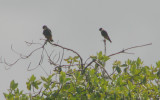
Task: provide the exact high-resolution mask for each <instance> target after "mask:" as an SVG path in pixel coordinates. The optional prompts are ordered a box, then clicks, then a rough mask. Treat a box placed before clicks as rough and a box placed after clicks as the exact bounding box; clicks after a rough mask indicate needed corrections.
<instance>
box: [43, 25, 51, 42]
mask: <svg viewBox="0 0 160 100" xmlns="http://www.w3.org/2000/svg"><path fill="white" fill-rule="evenodd" d="M43 35H44V36H45V38H46V39H47V41H48V42H53V39H52V32H51V30H50V29H49V28H48V27H47V26H46V25H44V26H43Z"/></svg>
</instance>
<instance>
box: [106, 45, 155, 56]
mask: <svg viewBox="0 0 160 100" xmlns="http://www.w3.org/2000/svg"><path fill="white" fill-rule="evenodd" d="M148 45H152V43H148V44H144V45H140V46H133V47H130V48H126V49H123V50H122V51H119V52H117V53H113V54H110V55H108V57H111V56H114V55H117V54H120V53H126V51H127V50H130V49H134V48H138V47H144V46H148ZM127 54H133V53H127Z"/></svg>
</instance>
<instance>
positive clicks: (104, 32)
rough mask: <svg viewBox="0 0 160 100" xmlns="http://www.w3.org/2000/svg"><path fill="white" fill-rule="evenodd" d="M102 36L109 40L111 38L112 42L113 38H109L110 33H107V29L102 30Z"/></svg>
mask: <svg viewBox="0 0 160 100" xmlns="http://www.w3.org/2000/svg"><path fill="white" fill-rule="evenodd" d="M102 36H103V37H104V38H105V39H107V40H109V41H110V42H112V41H111V39H110V38H109V35H108V33H107V32H106V31H102Z"/></svg>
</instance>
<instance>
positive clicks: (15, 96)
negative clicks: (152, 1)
mask: <svg viewBox="0 0 160 100" xmlns="http://www.w3.org/2000/svg"><path fill="white" fill-rule="evenodd" d="M30 44H33V43H30ZM51 45H53V46H57V47H60V48H61V49H62V50H63V52H62V57H61V59H60V60H59V64H57V63H55V61H53V60H51V59H50V57H51V56H48V59H49V62H50V64H51V65H52V66H53V67H54V71H53V73H52V74H50V75H48V76H47V77H44V76H41V77H35V76H34V75H32V76H31V77H30V78H29V79H28V81H27V82H26V87H27V89H28V90H29V91H30V92H29V93H25V92H24V91H23V90H20V89H19V88H18V83H16V82H15V81H14V80H12V81H11V83H10V89H9V92H8V93H4V96H5V98H6V99H7V100H68V99H69V100H148V99H153V100H158V99H159V98H160V61H158V62H157V63H156V66H155V67H153V66H145V65H144V64H143V61H142V60H141V59H140V58H137V60H129V59H128V60H127V61H125V63H124V64H122V63H121V61H115V62H114V63H113V66H112V69H113V71H112V72H110V73H108V70H106V69H105V63H106V62H107V61H108V60H109V59H110V58H111V56H113V55H116V54H119V53H125V52H126V50H129V49H131V48H135V47H141V46H135V47H131V48H127V49H124V50H122V51H120V52H118V53H114V54H111V55H108V56H106V55H105V53H104V54H103V53H102V51H100V52H99V53H97V54H96V55H95V56H90V57H89V58H88V59H87V60H86V61H85V63H83V59H82V57H81V56H80V55H79V54H78V53H77V52H75V51H74V50H72V49H68V48H65V47H63V46H60V45H58V44H53V43H51ZM143 46H144V45H143ZM41 49H42V52H44V51H45V52H46V50H45V44H44V45H42V46H41ZM36 50H38V49H36ZM36 50H34V51H33V52H31V54H32V53H34V52H36ZM64 50H69V51H71V52H73V53H74V54H76V56H73V57H72V56H69V57H68V58H67V59H64V58H63V57H64ZM46 55H47V52H46ZM29 56H31V55H30V54H29ZM24 58H25V57H23V59H24ZM26 59H27V57H26ZM62 60H63V61H64V62H65V63H67V64H66V65H62ZM41 61H42V59H41V60H40V62H41ZM39 64H41V63H39ZM107 67H108V66H107Z"/></svg>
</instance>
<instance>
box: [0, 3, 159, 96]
mask: <svg viewBox="0 0 160 100" xmlns="http://www.w3.org/2000/svg"><path fill="white" fill-rule="evenodd" d="M159 4H160V1H159V0H132V1H131V0H114V1H113V0H112V1H111V0H79V1H78V0H32V1H31V0H25V1H24V0H14V1H13V0H12V1H11V0H10V1H9V0H1V1H0V47H1V48H0V56H2V58H6V60H7V61H9V62H12V61H15V60H16V58H18V56H17V55H15V54H14V53H13V52H12V51H11V49H10V47H11V44H13V47H14V48H15V49H16V50H17V51H19V52H21V53H28V52H29V50H31V49H32V48H31V49H29V47H26V45H25V43H24V41H34V42H42V41H40V39H42V38H44V36H43V35H42V26H43V25H47V26H48V27H49V28H50V29H51V30H52V32H53V39H54V40H55V41H59V44H60V45H63V46H65V47H68V48H71V49H74V50H75V51H77V52H78V53H79V54H81V55H82V57H83V59H84V60H85V59H86V58H87V57H88V56H90V55H96V53H97V52H99V51H101V50H103V49H104V48H103V41H102V40H103V38H102V36H101V34H100V32H99V30H98V29H99V28H100V27H102V28H104V29H105V30H107V31H108V34H109V36H110V38H111V40H112V42H113V43H109V42H107V54H111V53H115V52H118V51H120V50H122V49H123V48H127V47H131V46H135V45H141V44H146V43H150V42H152V43H153V45H152V46H148V47H142V48H137V49H133V50H131V51H130V52H133V53H135V55H127V54H120V55H117V56H114V57H112V58H111V59H110V60H109V61H108V62H107V65H106V68H107V69H108V70H109V71H110V72H111V71H112V68H111V64H112V63H113V61H115V60H121V61H122V62H123V61H125V60H127V59H133V60H134V59H137V57H140V58H142V60H143V61H144V64H145V65H151V64H153V65H155V63H156V61H158V60H159V59H160V58H159V56H160V53H159V51H160V44H159V43H160V39H159V37H160V28H159V26H160V11H159V9H160V6H159ZM47 46H48V45H47ZM48 48H50V47H49V46H48ZM39 53H40V52H39ZM66 53H67V52H66ZM36 55H37V56H34V57H33V58H31V59H30V60H29V61H20V62H19V63H17V64H16V65H15V66H13V67H12V68H11V69H10V70H5V65H3V64H0V80H1V82H0V98H4V97H3V95H2V93H3V92H7V89H9V84H10V81H11V80H13V79H14V80H15V81H16V82H18V83H19V88H20V89H24V88H26V87H24V85H25V82H26V80H27V79H28V78H29V77H30V76H31V75H32V74H35V75H36V76H38V78H39V76H41V75H45V73H44V72H43V71H42V69H40V68H39V69H37V70H34V71H31V72H28V71H27V70H26V69H27V65H28V62H30V61H34V60H35V59H39V56H38V55H40V54H38V53H37V54H36ZM43 67H44V69H45V68H46V69H45V70H47V67H46V66H43Z"/></svg>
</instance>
